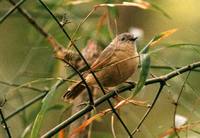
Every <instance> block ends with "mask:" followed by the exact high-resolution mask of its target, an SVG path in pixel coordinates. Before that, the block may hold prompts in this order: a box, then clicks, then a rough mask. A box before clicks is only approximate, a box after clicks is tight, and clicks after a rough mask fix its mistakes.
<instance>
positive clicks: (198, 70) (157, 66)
mask: <svg viewBox="0 0 200 138" xmlns="http://www.w3.org/2000/svg"><path fill="white" fill-rule="evenodd" d="M139 67H140V66H139ZM150 68H152V69H166V70H174V68H175V69H180V68H181V67H174V68H172V67H170V66H160V65H150ZM192 71H194V72H200V69H194V70H192Z"/></svg>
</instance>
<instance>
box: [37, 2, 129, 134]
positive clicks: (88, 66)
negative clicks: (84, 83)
mask: <svg viewBox="0 0 200 138" xmlns="http://www.w3.org/2000/svg"><path fill="white" fill-rule="evenodd" d="M39 2H40V3H41V4H42V5H43V6H44V8H45V9H46V10H47V11H48V12H49V13H50V14H51V16H52V17H53V19H54V20H55V21H56V23H57V24H58V25H59V27H60V28H61V29H62V31H63V33H64V34H65V35H66V37H67V38H68V39H69V41H70V42H71V44H72V45H73V46H74V48H75V49H76V51H77V52H78V54H79V55H80V57H81V59H82V60H83V61H84V63H85V64H86V66H87V68H88V69H89V70H90V72H91V74H92V75H93V76H94V78H95V80H96V82H97V84H98V85H99V87H100V89H101V91H102V92H103V94H104V95H105V94H106V92H105V90H104V88H103V86H102V84H101V83H100V81H99V80H98V79H97V77H96V75H95V74H94V72H93V71H92V70H91V68H90V65H89V64H88V62H87V61H86V59H85V58H84V57H83V55H82V54H81V52H80V50H79V49H78V48H77V46H76V45H75V43H74V42H73V40H72V39H71V37H70V36H69V35H68V33H67V32H66V31H65V29H64V28H63V26H62V25H61V24H60V22H59V21H58V19H57V18H56V17H55V15H54V14H53V13H52V12H51V11H50V9H49V8H48V7H47V6H46V5H45V3H43V2H42V0H39ZM88 95H89V97H90V96H91V95H92V94H91V93H90V91H88ZM91 99H92V97H91V98H90V100H91ZM91 102H92V101H90V103H91ZM107 102H108V104H109V105H110V107H111V109H112V111H113V113H114V114H115V115H116V116H117V118H118V120H119V121H120V123H121V124H122V126H123V127H124V129H125V130H126V132H127V133H128V135H129V136H130V137H131V133H130V131H129V130H128V128H127V126H126V124H125V123H124V122H123V120H122V119H121V117H120V116H119V115H118V113H117V112H116V110H115V109H114V107H113V105H112V103H111V101H110V100H109V99H107Z"/></svg>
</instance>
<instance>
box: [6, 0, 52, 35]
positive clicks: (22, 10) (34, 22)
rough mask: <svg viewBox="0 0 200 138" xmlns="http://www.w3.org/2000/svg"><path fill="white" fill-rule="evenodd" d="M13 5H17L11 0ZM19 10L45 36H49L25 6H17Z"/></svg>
mask: <svg viewBox="0 0 200 138" xmlns="http://www.w3.org/2000/svg"><path fill="white" fill-rule="evenodd" d="M9 2H10V3H11V4H12V5H15V4H16V2H15V1H14V0H9ZM17 10H18V11H19V12H20V13H21V14H22V15H23V16H24V17H25V18H26V19H27V20H28V22H29V23H30V24H31V25H33V27H35V29H36V30H38V31H39V32H40V33H41V34H42V35H43V36H44V37H47V36H48V33H47V32H46V31H45V30H44V29H43V28H42V27H41V26H40V25H39V24H38V23H37V22H36V21H35V20H34V19H33V17H32V16H31V15H30V14H29V13H28V12H27V11H26V10H25V9H23V8H21V7H19V6H18V7H17Z"/></svg>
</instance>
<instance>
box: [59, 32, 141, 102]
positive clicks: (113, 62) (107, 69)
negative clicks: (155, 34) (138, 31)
mask: <svg viewBox="0 0 200 138" xmlns="http://www.w3.org/2000/svg"><path fill="white" fill-rule="evenodd" d="M136 39H137V37H134V35H133V34H131V33H128V32H125V33H121V34H119V35H117V36H116V37H115V38H114V39H113V40H112V42H111V43H110V44H109V45H108V46H107V47H106V48H105V49H104V50H103V51H102V52H101V54H100V55H99V57H98V58H97V59H96V60H95V61H94V62H93V64H92V65H91V67H90V70H89V71H91V70H92V71H93V72H94V73H95V76H96V77H97V79H98V80H99V81H100V83H101V84H102V85H103V86H104V87H106V88H107V87H108V88H109V87H115V86H117V85H119V84H121V83H123V82H125V81H126V80H127V79H128V78H129V77H130V76H132V74H134V73H135V72H136V70H137V68H138V64H139V54H138V52H137V47H136ZM89 71H88V72H89ZM84 79H85V81H86V83H87V85H88V86H96V85H98V84H97V82H96V80H95V78H94V76H93V74H91V72H89V73H87V75H85V76H84ZM85 88H86V86H85V84H84V83H83V81H82V80H80V81H78V82H76V83H74V84H73V85H71V86H70V87H69V88H68V89H67V91H66V92H65V94H64V95H63V99H64V101H71V100H74V99H75V98H76V97H77V96H79V94H81V92H83V90H84V89H85Z"/></svg>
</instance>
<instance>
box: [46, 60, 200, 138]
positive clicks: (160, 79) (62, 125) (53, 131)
mask: <svg viewBox="0 0 200 138" xmlns="http://www.w3.org/2000/svg"><path fill="white" fill-rule="evenodd" d="M199 67H200V61H198V62H195V63H192V64H190V65H187V66H183V67H182V68H180V69H177V70H175V71H172V72H170V73H168V74H166V75H163V76H160V77H157V78H153V79H148V80H147V81H146V82H145V85H151V84H155V83H161V82H165V81H168V80H170V79H172V78H174V77H176V76H179V75H180V74H182V73H185V72H187V71H191V70H193V69H195V68H199ZM134 87H135V85H133V84H128V85H126V86H122V87H120V88H119V89H117V90H114V91H111V92H109V93H107V94H106V95H104V96H102V97H100V98H98V99H97V100H96V101H95V102H94V106H95V107H97V106H98V105H100V104H101V103H103V102H105V101H106V100H107V99H109V98H111V97H113V96H115V95H116V93H122V92H125V91H127V90H131V89H133V88H134ZM116 91H117V92H116ZM92 109H93V108H92V107H91V106H89V105H88V106H86V107H84V108H83V109H82V110H80V111H79V112H77V113H76V114H74V115H73V116H71V117H69V118H68V119H66V120H65V121H63V122H61V123H60V124H59V125H57V126H56V127H54V128H53V129H51V130H49V131H48V132H47V133H46V134H44V135H43V136H42V138H50V137H51V136H53V135H55V134H56V133H58V132H59V131H60V130H61V129H63V128H65V127H67V126H68V125H70V124H71V123H72V122H74V121H75V120H77V119H78V118H79V117H81V116H83V115H84V114H86V113H88V112H90V111H91V110H92Z"/></svg>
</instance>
